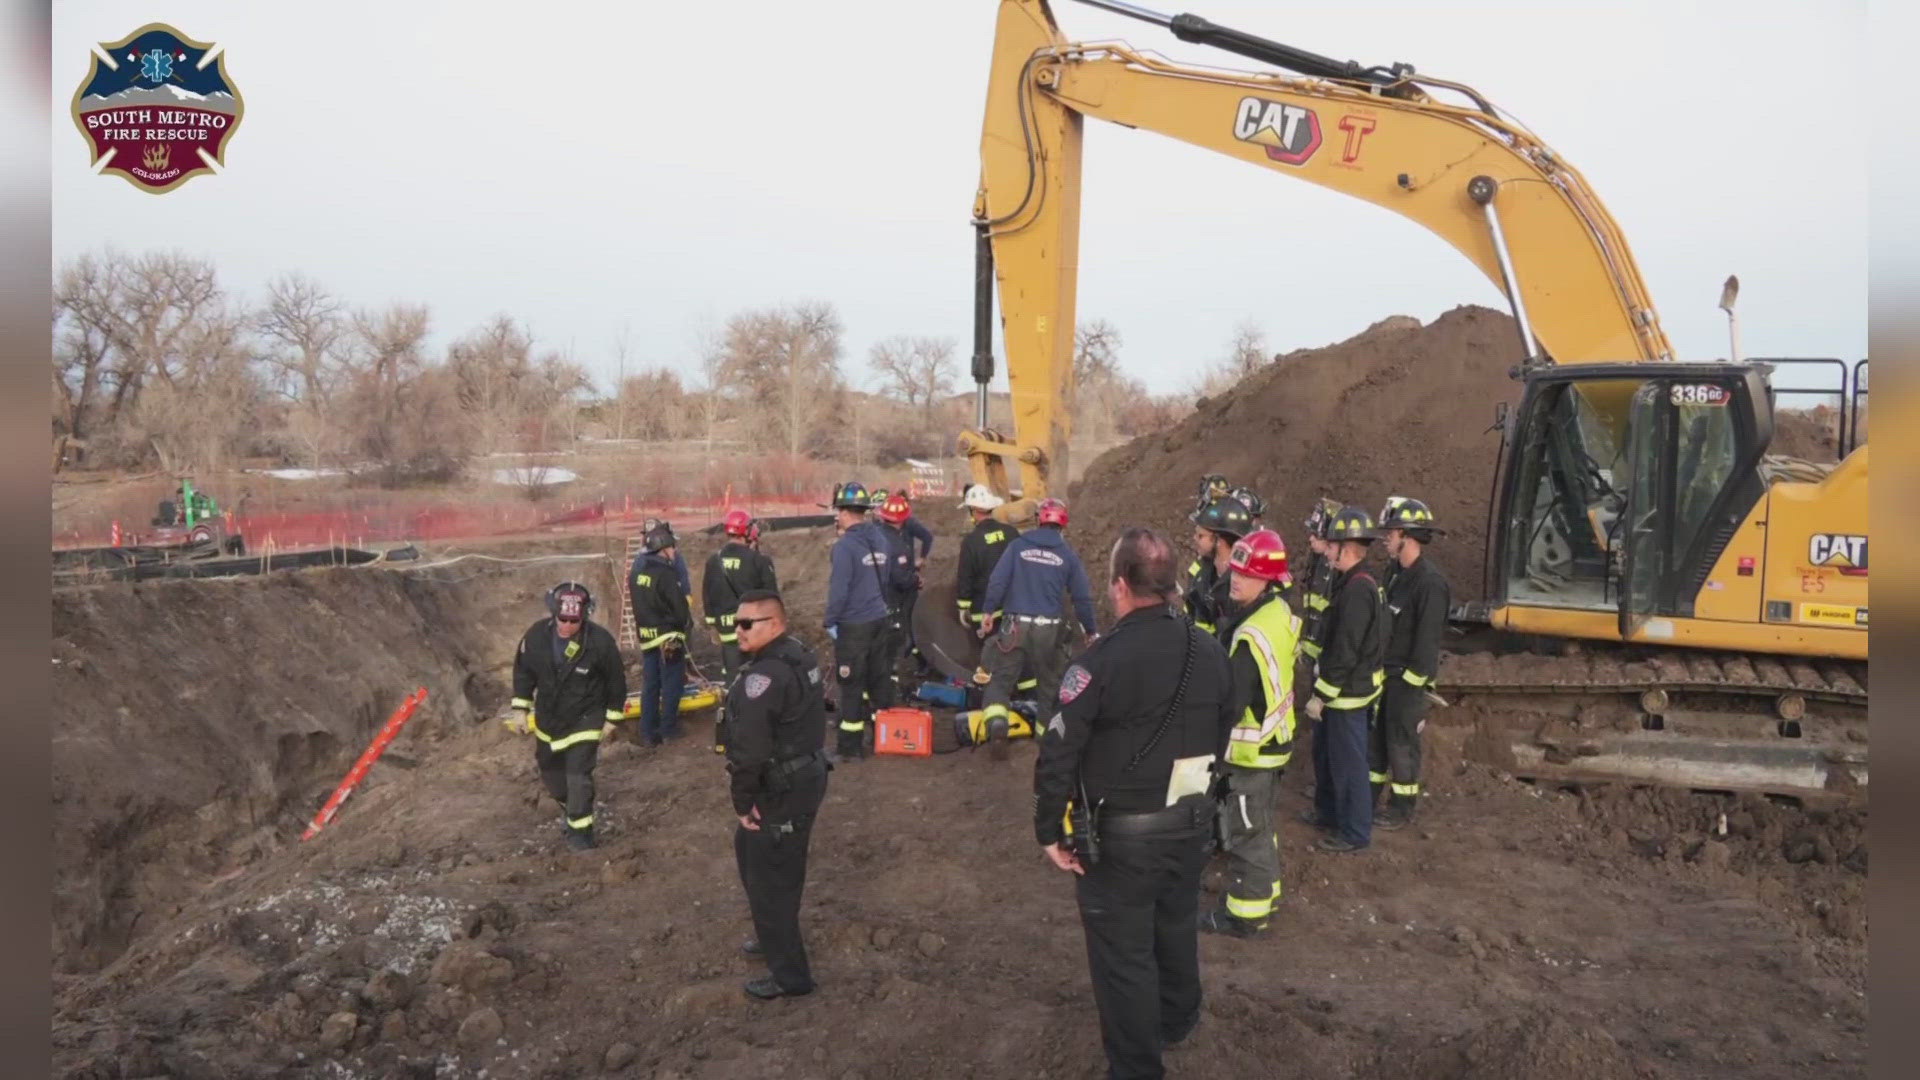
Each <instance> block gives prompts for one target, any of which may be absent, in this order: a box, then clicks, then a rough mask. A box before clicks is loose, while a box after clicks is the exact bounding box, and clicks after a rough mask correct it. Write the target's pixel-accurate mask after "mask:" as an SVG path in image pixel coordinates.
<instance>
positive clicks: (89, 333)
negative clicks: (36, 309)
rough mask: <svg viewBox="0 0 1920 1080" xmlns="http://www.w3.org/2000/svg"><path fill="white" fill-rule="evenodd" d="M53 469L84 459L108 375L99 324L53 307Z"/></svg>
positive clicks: (105, 345)
mask: <svg viewBox="0 0 1920 1080" xmlns="http://www.w3.org/2000/svg"><path fill="white" fill-rule="evenodd" d="M54 331H55V337H54V346H53V439H54V448H53V468H54V470H55V471H56V472H57V471H59V469H60V468H61V467H62V466H63V465H66V464H68V463H69V462H73V463H78V462H80V461H82V460H84V459H85V457H86V453H87V440H88V438H89V437H90V436H91V435H92V434H93V420H94V414H95V413H96V412H97V411H98V408H99V398H100V396H101V390H102V387H103V386H104V384H105V381H106V378H107V355H108V351H109V350H108V347H107V338H106V334H105V333H104V332H103V331H102V330H101V329H100V328H99V327H98V326H94V325H91V324H89V323H86V322H82V321H80V320H78V319H70V318H65V317H63V312H62V310H61V308H60V307H58V306H57V305H56V307H55V308H54Z"/></svg>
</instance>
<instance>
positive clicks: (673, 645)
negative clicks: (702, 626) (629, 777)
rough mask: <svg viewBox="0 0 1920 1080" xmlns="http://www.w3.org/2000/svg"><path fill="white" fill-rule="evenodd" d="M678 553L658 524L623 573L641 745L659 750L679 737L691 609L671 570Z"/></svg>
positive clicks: (671, 536) (671, 534)
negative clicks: (635, 647)
mask: <svg viewBox="0 0 1920 1080" xmlns="http://www.w3.org/2000/svg"><path fill="white" fill-rule="evenodd" d="M678 554H679V552H678V549H677V548H676V547H675V545H674V542H673V531H672V530H671V529H669V528H667V527H666V526H665V525H657V526H655V527H654V529H653V530H652V531H651V532H649V533H647V535H646V538H645V539H644V540H643V541H642V543H641V551H640V554H639V555H638V556H636V557H635V558H634V560H633V566H632V568H631V569H630V570H629V571H628V574H627V597H628V599H629V600H630V602H631V604H630V608H629V610H631V611H632V612H633V633H634V637H636V638H637V639H638V640H639V642H640V655H641V671H642V676H641V683H640V741H641V742H643V743H645V744H646V745H648V746H659V745H660V744H661V743H663V742H665V741H666V740H668V739H678V738H679V737H680V736H681V735H683V734H684V732H682V731H681V730H680V692H681V691H682V690H684V689H685V688H686V684H687V635H688V634H689V633H691V632H692V631H693V611H692V609H691V608H689V607H688V606H687V593H686V591H685V588H684V586H682V585H681V583H680V575H679V574H678V573H676V572H675V571H674V563H675V561H676V557H677V556H678Z"/></svg>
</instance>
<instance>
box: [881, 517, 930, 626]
mask: <svg viewBox="0 0 1920 1080" xmlns="http://www.w3.org/2000/svg"><path fill="white" fill-rule="evenodd" d="M880 530H881V532H883V533H885V534H886V537H887V550H888V552H889V558H890V559H891V562H889V563H888V566H887V574H886V584H887V588H886V595H887V605H888V606H889V607H898V606H899V604H900V603H901V602H902V601H904V600H905V599H906V598H907V596H908V594H910V593H916V592H919V591H920V564H921V563H923V562H925V561H926V560H927V553H928V552H930V551H932V550H933V534H932V533H931V532H928V531H927V527H926V526H925V525H922V524H920V519H919V518H913V517H910V518H908V519H907V520H905V521H903V522H901V523H900V524H899V525H897V526H896V525H888V524H887V523H886V522H884V521H883V522H881V523H880Z"/></svg>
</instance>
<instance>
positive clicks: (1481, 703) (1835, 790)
mask: <svg viewBox="0 0 1920 1080" xmlns="http://www.w3.org/2000/svg"><path fill="white" fill-rule="evenodd" d="M1466 644H1467V646H1468V647H1467V648H1464V649H1462V650H1460V651H1456V652H1449V653H1447V654H1446V655H1445V656H1444V657H1443V661H1442V664H1441V668H1440V679H1439V682H1440V688H1439V693H1440V694H1441V695H1443V698H1444V699H1445V700H1446V701H1447V702H1448V703H1449V704H1450V705H1454V706H1465V707H1468V708H1470V709H1473V710H1475V711H1477V712H1478V713H1479V714H1480V715H1481V717H1482V720H1481V725H1482V729H1483V730H1484V731H1486V732H1487V733H1488V734H1489V735H1490V736H1491V737H1490V738H1481V739H1478V740H1477V742H1478V744H1479V746H1480V749H1481V751H1482V752H1483V753H1489V754H1490V755H1491V756H1492V757H1493V759H1494V760H1495V762H1496V763H1497V764H1499V765H1501V766H1502V767H1505V768H1507V769H1509V770H1510V771H1512V772H1513V773H1514V774H1515V775H1519V776H1524V777H1529V778H1532V779H1537V780H1547V781H1564V782H1572V783H1586V782H1600V781H1623V782H1629V783H1648V784H1660V785H1666V786H1676V787H1685V788H1690V789H1697V790H1707V791H1735V792H1754V793H1759V794H1766V795H1779V796H1788V797H1792V798H1796V799H1799V800H1801V801H1803V802H1808V803H1834V802H1839V803H1847V802H1855V801H1859V800H1863V799H1864V798H1865V793H1866V787H1867V720H1866V705H1867V664H1866V663H1864V662H1858V661H1844V660H1829V659H1823V658H1806V657H1787V656H1773V655H1768V654H1761V653H1728V652H1710V651H1704V650H1699V651H1697V650H1681V649H1665V650H1661V649H1646V648H1643V647H1639V646H1619V645H1607V644H1602V643H1591V642H1581V643H1566V644H1564V645H1563V646H1562V648H1561V650H1560V652H1559V653H1558V654H1556V655H1539V654H1535V653H1529V652H1498V651H1495V650H1494V649H1490V648H1478V649H1475V648H1472V646H1473V645H1474V644H1476V643H1474V642H1472V641H1469V642H1468V643H1466Z"/></svg>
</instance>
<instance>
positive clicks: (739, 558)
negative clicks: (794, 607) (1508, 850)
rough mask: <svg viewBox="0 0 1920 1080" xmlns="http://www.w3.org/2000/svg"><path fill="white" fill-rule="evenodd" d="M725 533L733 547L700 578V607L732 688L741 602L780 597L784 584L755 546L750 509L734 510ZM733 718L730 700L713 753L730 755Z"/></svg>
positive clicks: (714, 558)
mask: <svg viewBox="0 0 1920 1080" xmlns="http://www.w3.org/2000/svg"><path fill="white" fill-rule="evenodd" d="M720 528H721V530H722V531H724V532H725V533H726V534H727V542H726V543H725V544H723V545H721V547H720V549H719V550H718V551H715V552H714V553H713V554H712V555H709V556H707V566H706V569H705V570H704V571H703V572H702V573H701V575H700V606H701V609H702V610H703V611H704V612H705V618H706V621H707V630H708V631H709V632H710V633H712V634H713V636H714V639H715V640H716V641H717V642H718V643H719V645H720V666H721V669H722V671H724V672H725V674H724V676H723V678H724V679H725V680H726V682H725V685H729V686H730V685H732V683H733V676H734V673H735V672H737V671H739V670H740V640H739V635H738V634H736V633H735V632H734V627H733V617H734V613H735V612H736V611H737V610H739V607H740V598H741V597H742V596H745V595H746V594H748V593H750V592H754V591H756V590H760V589H764V590H766V591H768V592H778V591H779V590H780V582H779V579H778V578H777V576H776V575H775V574H774V572H773V560H772V559H770V558H768V557H767V556H766V555H763V554H761V552H760V551H759V549H757V548H756V547H754V546H753V537H754V534H755V532H756V531H757V530H756V527H755V523H754V520H753V515H751V514H749V513H747V512H746V511H745V510H729V511H727V516H726V517H725V518H724V519H723V520H722V521H721V523H720ZM726 734H727V716H726V705H725V703H724V699H723V701H722V704H721V707H720V709H719V711H718V712H717V713H716V714H715V716H714V722H713V752H714V753H716V754H724V753H726V750H727V739H726Z"/></svg>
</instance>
